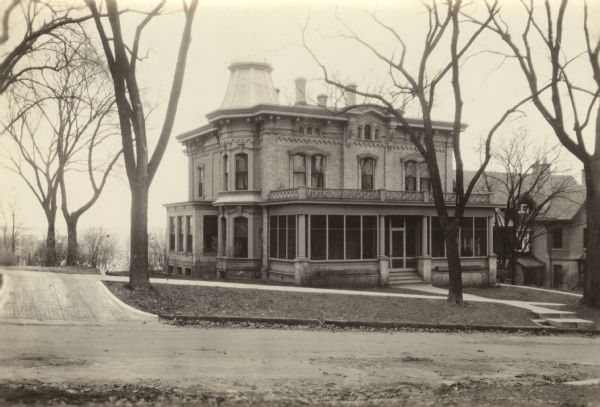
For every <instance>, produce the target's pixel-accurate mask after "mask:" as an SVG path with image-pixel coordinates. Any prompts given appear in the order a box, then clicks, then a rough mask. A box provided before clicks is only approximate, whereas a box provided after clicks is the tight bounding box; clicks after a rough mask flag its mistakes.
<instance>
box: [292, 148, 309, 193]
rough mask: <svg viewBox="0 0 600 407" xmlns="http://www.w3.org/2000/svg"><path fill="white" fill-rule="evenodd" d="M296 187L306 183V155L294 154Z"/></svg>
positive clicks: (294, 180)
mask: <svg viewBox="0 0 600 407" xmlns="http://www.w3.org/2000/svg"><path fill="white" fill-rule="evenodd" d="M292 167H293V176H292V177H293V183H294V187H300V186H305V185H306V156H304V155H303V154H295V155H293V156H292Z"/></svg>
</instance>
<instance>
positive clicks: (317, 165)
mask: <svg viewBox="0 0 600 407" xmlns="http://www.w3.org/2000/svg"><path fill="white" fill-rule="evenodd" d="M311 187H313V188H323V187H325V157H323V156H322V155H315V156H313V157H312V159H311Z"/></svg>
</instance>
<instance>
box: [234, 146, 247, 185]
mask: <svg viewBox="0 0 600 407" xmlns="http://www.w3.org/2000/svg"><path fill="white" fill-rule="evenodd" d="M235 189H236V190H237V191H245V190H247V189H248V154H244V153H240V154H236V155H235Z"/></svg>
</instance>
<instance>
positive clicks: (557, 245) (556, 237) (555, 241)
mask: <svg viewBox="0 0 600 407" xmlns="http://www.w3.org/2000/svg"><path fill="white" fill-rule="evenodd" d="M562 247H563V241H562V229H554V230H553V231H552V248H553V249H562Z"/></svg>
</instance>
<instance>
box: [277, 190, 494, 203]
mask: <svg viewBox="0 0 600 407" xmlns="http://www.w3.org/2000/svg"><path fill="white" fill-rule="evenodd" d="M490 196H491V194H489V193H484V194H471V197H470V198H469V203H470V204H489V203H491V202H490ZM268 200H269V201H367V202H376V201H380V202H432V201H433V196H432V195H431V193H430V192H424V191H389V190H386V189H337V188H308V187H297V188H288V189H277V190H274V191H271V192H269V194H268ZM444 200H445V201H446V202H449V203H452V202H455V201H456V194H455V193H444Z"/></svg>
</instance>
